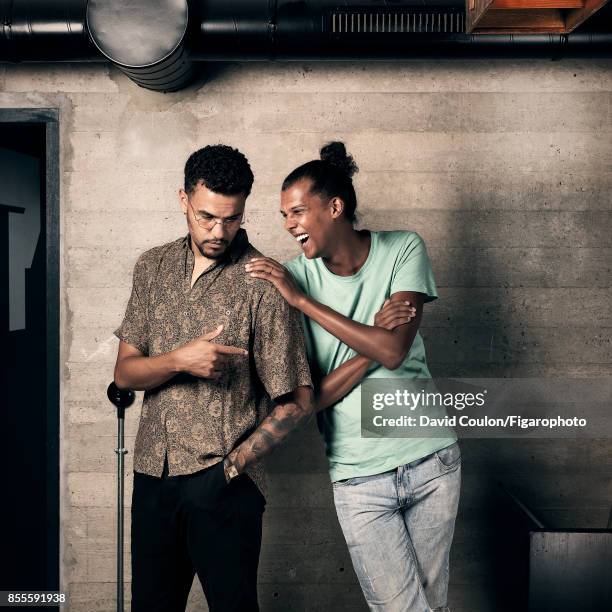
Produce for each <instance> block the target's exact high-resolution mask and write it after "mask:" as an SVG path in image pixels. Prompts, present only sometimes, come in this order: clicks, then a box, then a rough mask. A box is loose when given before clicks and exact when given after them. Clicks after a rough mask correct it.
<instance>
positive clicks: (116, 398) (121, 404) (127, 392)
mask: <svg viewBox="0 0 612 612" xmlns="http://www.w3.org/2000/svg"><path fill="white" fill-rule="evenodd" d="M106 395H107V396H108V399H109V400H110V401H111V402H112V403H113V404H114V405H115V406H116V408H117V448H116V449H115V453H117V459H118V461H117V612H123V489H124V473H123V465H124V455H125V454H126V453H127V452H128V451H127V449H126V448H125V447H124V443H125V439H124V418H125V409H126V408H128V407H129V406H131V405H132V404H133V403H134V397H135V395H134V392H133V391H132V390H131V389H119V387H117V385H116V384H115V383H114V382H112V383H111V384H110V385H108V389H107V390H106Z"/></svg>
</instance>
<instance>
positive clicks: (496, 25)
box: [465, 0, 608, 34]
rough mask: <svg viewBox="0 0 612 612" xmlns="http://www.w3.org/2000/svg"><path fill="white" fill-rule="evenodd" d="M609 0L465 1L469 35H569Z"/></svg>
mask: <svg viewBox="0 0 612 612" xmlns="http://www.w3.org/2000/svg"><path fill="white" fill-rule="evenodd" d="M607 2H608V0H466V7H465V9H466V26H467V32H468V34H544V33H558V34H568V33H569V32H571V31H572V30H574V29H575V28H577V27H578V26H579V25H580V24H581V23H583V22H584V21H585V20H586V19H588V18H589V17H590V16H591V15H593V13H595V12H596V11H598V10H599V9H600V8H601V7H602V6H604V5H605V4H606V3H607Z"/></svg>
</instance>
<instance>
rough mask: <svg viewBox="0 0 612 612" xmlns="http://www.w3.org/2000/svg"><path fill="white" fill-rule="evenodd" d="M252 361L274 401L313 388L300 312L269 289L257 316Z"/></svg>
mask: <svg viewBox="0 0 612 612" xmlns="http://www.w3.org/2000/svg"><path fill="white" fill-rule="evenodd" d="M253 359H254V361H255V367H256V369H257V374H258V376H259V379H260V380H261V382H262V383H263V386H264V387H265V389H266V392H267V393H268V395H269V396H270V397H271V398H272V399H276V398H277V397H280V396H281V395H285V394H286V393H291V392H292V391H294V390H295V389H297V387H312V380H311V378H310V370H309V369H308V361H307V359H306V350H305V346H304V332H303V329H302V322H301V319H300V314H299V312H298V311H297V310H296V309H295V308H293V307H291V306H289V304H287V302H286V301H285V298H283V296H282V295H281V294H280V293H279V292H278V291H277V290H276V287H274V286H273V285H270V287H269V288H267V289H266V290H265V292H264V294H263V295H262V297H261V299H260V301H259V305H258V307H257V314H256V316H255V329H254V339H253Z"/></svg>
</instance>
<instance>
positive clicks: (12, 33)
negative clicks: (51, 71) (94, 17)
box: [0, 0, 104, 62]
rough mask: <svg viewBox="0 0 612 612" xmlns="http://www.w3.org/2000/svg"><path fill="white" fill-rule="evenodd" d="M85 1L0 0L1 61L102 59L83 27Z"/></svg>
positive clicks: (88, 60)
mask: <svg viewBox="0 0 612 612" xmlns="http://www.w3.org/2000/svg"><path fill="white" fill-rule="evenodd" d="M86 7H87V0H55V1H54V0H0V20H1V23H2V32H1V36H0V61H2V62H30V61H32V62H36V61H39V62H45V61H47V62H61V61H70V62H79V61H86V62H90V61H101V60H104V58H102V57H100V54H99V53H98V51H97V49H96V48H95V46H94V45H93V44H92V43H91V41H90V39H89V34H88V32H87V28H86V27H85V10H86Z"/></svg>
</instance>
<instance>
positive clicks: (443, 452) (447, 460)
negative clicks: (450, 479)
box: [435, 442, 461, 472]
mask: <svg viewBox="0 0 612 612" xmlns="http://www.w3.org/2000/svg"><path fill="white" fill-rule="evenodd" d="M435 455H436V461H437V462H438V465H439V466H440V468H441V469H442V470H443V471H445V472H448V471H450V470H453V469H455V468H456V467H457V466H458V465H459V463H460V462H461V449H460V448H459V443H458V442H455V443H454V444H451V445H450V446H447V447H445V448H441V449H440V450H437V451H436V452H435Z"/></svg>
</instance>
